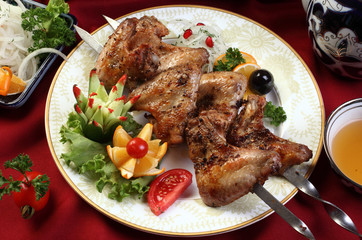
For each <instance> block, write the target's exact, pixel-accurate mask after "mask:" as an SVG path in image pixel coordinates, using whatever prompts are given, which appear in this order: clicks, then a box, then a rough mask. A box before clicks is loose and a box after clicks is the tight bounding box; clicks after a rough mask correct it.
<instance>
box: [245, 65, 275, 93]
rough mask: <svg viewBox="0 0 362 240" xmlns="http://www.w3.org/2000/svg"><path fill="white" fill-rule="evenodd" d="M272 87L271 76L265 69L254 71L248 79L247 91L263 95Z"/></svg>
mask: <svg viewBox="0 0 362 240" xmlns="http://www.w3.org/2000/svg"><path fill="white" fill-rule="evenodd" d="M273 87H274V78H273V75H272V74H271V73H270V72H269V71H268V70H265V69H258V70H255V71H254V72H252V73H251V74H250V77H249V89H250V90H251V91H252V92H254V93H256V94H258V95H265V94H267V93H269V92H270V91H271V90H272V89H273Z"/></svg>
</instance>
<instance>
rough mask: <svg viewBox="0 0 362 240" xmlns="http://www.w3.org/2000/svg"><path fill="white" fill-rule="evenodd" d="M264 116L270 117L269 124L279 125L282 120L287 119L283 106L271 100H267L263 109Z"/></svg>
mask: <svg viewBox="0 0 362 240" xmlns="http://www.w3.org/2000/svg"><path fill="white" fill-rule="evenodd" d="M264 117H266V118H270V119H271V122H270V124H272V125H275V126H279V125H280V124H281V123H282V122H284V121H285V120H287V115H286V113H285V111H284V109H283V107H281V106H279V107H277V106H275V105H274V104H273V103H272V102H270V101H269V102H267V104H266V105H265V109H264Z"/></svg>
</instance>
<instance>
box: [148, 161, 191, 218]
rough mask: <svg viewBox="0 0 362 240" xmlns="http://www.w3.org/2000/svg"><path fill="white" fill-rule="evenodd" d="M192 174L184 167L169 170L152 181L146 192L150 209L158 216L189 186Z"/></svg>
mask: <svg viewBox="0 0 362 240" xmlns="http://www.w3.org/2000/svg"><path fill="white" fill-rule="evenodd" d="M191 182H192V174H191V173H190V172H189V171H187V170H185V169H178V168H176V169H172V170H169V171H167V172H165V173H163V174H161V175H159V176H158V177H156V178H155V180H153V181H152V183H151V186H150V190H149V191H148V194H147V201H148V205H149V206H150V208H151V211H152V212H153V213H154V214H155V215H156V216H159V215H160V214H161V213H163V212H165V211H166V210H167V209H168V208H169V207H170V206H171V205H172V204H173V203H174V202H175V201H176V200H177V199H178V198H179V197H180V195H181V194H182V193H183V192H184V191H185V190H186V189H187V187H188V186H190V184H191Z"/></svg>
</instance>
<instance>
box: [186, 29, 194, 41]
mask: <svg viewBox="0 0 362 240" xmlns="http://www.w3.org/2000/svg"><path fill="white" fill-rule="evenodd" d="M191 35H192V30H191V29H187V30H186V31H185V32H184V38H185V39H188V38H189V37H190V36H191Z"/></svg>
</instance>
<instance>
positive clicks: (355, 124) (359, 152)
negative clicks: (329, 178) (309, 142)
mask: <svg viewBox="0 0 362 240" xmlns="http://www.w3.org/2000/svg"><path fill="white" fill-rule="evenodd" d="M323 141H324V149H325V151H326V153H327V156H328V158H329V161H330V164H331V166H332V168H333V170H334V171H335V172H336V173H337V174H338V175H340V176H341V177H342V179H343V183H344V184H346V185H347V186H349V187H353V188H354V189H355V190H356V191H357V192H359V193H362V98H357V99H354V100H351V101H348V102H346V103H344V104H342V105H341V106H339V107H338V108H337V109H335V110H334V111H333V112H332V113H331V115H330V116H329V118H328V120H327V123H326V126H325V131H324V139H323Z"/></svg>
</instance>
